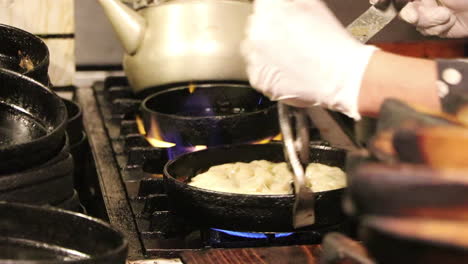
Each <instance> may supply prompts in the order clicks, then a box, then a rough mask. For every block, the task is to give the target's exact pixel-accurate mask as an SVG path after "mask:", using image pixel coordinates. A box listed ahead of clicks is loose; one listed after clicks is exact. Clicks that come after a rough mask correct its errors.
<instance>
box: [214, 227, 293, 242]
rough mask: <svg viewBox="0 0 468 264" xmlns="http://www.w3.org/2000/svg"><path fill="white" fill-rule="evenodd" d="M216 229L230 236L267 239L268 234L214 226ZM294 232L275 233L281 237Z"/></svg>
mask: <svg viewBox="0 0 468 264" xmlns="http://www.w3.org/2000/svg"><path fill="white" fill-rule="evenodd" d="M212 229H213V230H215V231H218V232H221V233H225V234H228V235H230V236H237V237H244V238H253V239H267V238H268V236H267V235H266V234H262V233H247V232H237V231H229V230H222V229H216V228H212ZM292 234H294V233H275V234H274V237H275V238H280V237H287V236H290V235H292Z"/></svg>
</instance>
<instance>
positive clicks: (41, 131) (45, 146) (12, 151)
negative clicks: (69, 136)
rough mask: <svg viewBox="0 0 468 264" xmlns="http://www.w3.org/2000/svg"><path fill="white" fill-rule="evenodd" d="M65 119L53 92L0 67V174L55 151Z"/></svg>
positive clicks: (27, 165)
mask: <svg viewBox="0 0 468 264" xmlns="http://www.w3.org/2000/svg"><path fill="white" fill-rule="evenodd" d="M66 122H67V109H66V107H65V105H64V103H63V101H62V99H60V98H59V97H58V96H57V95H56V94H55V93H53V92H52V91H51V90H49V89H48V88H47V87H45V86H44V85H42V84H40V83H39V82H37V81H35V80H33V79H31V78H29V77H26V76H24V75H21V74H19V73H16V72H13V71H9V70H6V69H0V174H3V173H7V172H8V173H11V172H15V171H20V170H22V169H25V168H31V167H33V166H36V165H38V164H41V163H43V162H45V161H47V160H50V159H51V158H52V157H54V156H55V155H57V154H58V153H59V152H60V150H61V148H62V146H63V142H64V141H63V140H64V136H65V126H66Z"/></svg>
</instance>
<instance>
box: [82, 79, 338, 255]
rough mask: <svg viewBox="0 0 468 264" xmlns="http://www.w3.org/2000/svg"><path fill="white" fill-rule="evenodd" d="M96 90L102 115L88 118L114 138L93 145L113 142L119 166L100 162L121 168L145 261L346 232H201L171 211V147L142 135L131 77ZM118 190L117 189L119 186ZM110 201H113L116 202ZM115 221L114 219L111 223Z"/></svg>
mask: <svg viewBox="0 0 468 264" xmlns="http://www.w3.org/2000/svg"><path fill="white" fill-rule="evenodd" d="M93 92H94V97H95V98H96V100H97V108H98V112H99V113H96V111H91V110H90V109H88V110H89V111H88V112H89V116H88V118H100V119H102V121H103V124H104V127H105V131H106V134H107V137H108V138H107V139H102V138H99V137H98V135H93V133H90V135H89V137H90V142H91V145H96V146H95V147H99V146H97V145H98V144H99V143H97V142H100V143H101V144H103V143H102V142H101V141H102V140H108V141H109V142H110V144H111V147H112V156H113V158H114V160H115V162H109V160H108V159H109V158H110V157H99V153H95V159H97V160H98V161H99V159H101V160H102V161H104V162H105V163H106V166H109V164H110V165H112V164H115V167H116V168H107V169H112V170H113V169H116V171H118V173H119V176H120V177H119V178H120V180H121V182H122V183H123V184H122V186H123V187H124V189H125V190H124V191H125V193H126V196H127V202H128V204H129V206H130V208H131V213H132V216H131V217H130V218H129V216H128V215H125V216H122V219H123V220H122V222H126V223H127V225H131V224H135V227H136V228H135V229H136V230H137V231H135V232H137V233H138V234H133V233H132V228H129V230H127V235H129V234H130V235H131V236H132V237H134V238H135V237H136V238H137V239H129V240H130V248H131V249H130V251H131V252H132V245H131V244H132V241H133V243H138V242H140V243H141V245H133V248H138V247H139V246H141V248H142V254H143V255H144V256H145V257H177V256H179V255H180V253H182V252H184V251H190V250H200V249H204V248H244V247H266V246H287V245H304V244H309V245H310V244H317V243H320V242H321V238H322V234H323V233H324V231H327V232H328V231H337V230H338V231H343V228H344V227H343V225H338V226H333V227H330V228H327V230H317V231H314V232H312V231H308V232H299V233H286V234H284V233H283V234H240V235H241V236H243V237H237V236H233V235H232V233H231V232H229V231H228V232H226V231H224V230H214V229H209V228H199V227H196V226H194V225H192V224H191V222H190V219H182V218H179V217H178V216H176V215H174V214H173V213H171V212H170V211H169V208H168V200H167V196H166V195H165V192H164V188H163V181H162V178H161V174H162V169H163V167H164V164H165V163H166V162H167V161H168V153H167V149H164V148H155V147H152V146H151V145H150V144H149V143H148V142H147V141H146V139H145V137H144V136H143V135H141V134H140V133H139V130H138V126H137V121H136V115H137V114H138V111H139V106H140V102H141V100H140V99H138V98H136V97H135V96H134V95H133V94H132V91H131V89H130V87H129V85H128V82H127V80H126V78H125V77H109V78H107V79H106V80H105V81H104V82H97V83H95V84H94V85H93ZM86 100H89V98H86V99H85V101H86ZM96 134H98V133H96ZM93 137H95V138H93ZM93 142H94V143H93ZM101 152H102V151H101ZM103 153H104V152H103ZM101 154H102V153H101ZM105 184H106V180H101V189H103V190H102V192H103V196H105V197H106V196H109V197H110V196H112V194H106V190H105V189H106V186H102V185H105ZM107 184H109V182H107ZM118 185H119V184H115V186H118ZM112 186H113V188H114V187H115V186H114V184H112ZM109 197H107V199H111V198H109ZM106 206H107V208H106V209H107V210H108V211H113V212H116V213H113V215H114V217H113V219H114V222H115V221H119V220H118V219H119V217H121V216H119V214H125V210H123V209H119V208H117V209H116V208H109V207H112V206H115V207H119V206H120V207H122V206H125V205H123V204H122V203H121V202H120V203H119V202H116V203H112V202H110V201H108V202H107V204H106ZM119 210H120V211H119ZM110 214H112V213H110ZM126 214H128V213H126ZM113 219H112V217H110V221H111V223H112V222H113ZM132 220H133V221H132ZM117 224H121V223H117ZM122 226H124V225H122ZM124 228H125V227H124ZM236 235H237V234H236ZM131 252H130V257H132V253H131Z"/></svg>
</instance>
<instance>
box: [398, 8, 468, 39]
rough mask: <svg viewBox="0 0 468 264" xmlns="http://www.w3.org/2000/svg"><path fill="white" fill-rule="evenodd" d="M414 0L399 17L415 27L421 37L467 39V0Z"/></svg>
mask: <svg viewBox="0 0 468 264" xmlns="http://www.w3.org/2000/svg"><path fill="white" fill-rule="evenodd" d="M440 2H441V4H442V5H440V6H439V5H438V4H437V1H436V0H415V1H414V2H411V3H408V5H406V7H405V8H403V9H402V10H401V12H400V17H401V18H402V19H403V20H405V21H406V22H408V23H410V24H413V25H415V26H416V28H417V30H418V31H419V32H421V33H422V34H423V35H430V36H439V37H446V38H463V37H468V27H467V25H468V0H440Z"/></svg>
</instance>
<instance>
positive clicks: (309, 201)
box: [278, 0, 408, 228]
mask: <svg viewBox="0 0 468 264" xmlns="http://www.w3.org/2000/svg"><path fill="white" fill-rule="evenodd" d="M394 1H396V2H398V3H400V4H399V5H398V7H399V8H397V7H396V5H395V3H394V2H393V1H390V2H389V3H388V4H387V5H386V6H385V7H379V8H377V7H374V6H371V7H370V8H369V9H368V10H367V11H366V12H364V13H363V14H362V15H361V16H360V17H358V18H357V19H356V20H355V21H354V22H352V23H351V24H350V25H349V26H348V27H347V30H348V32H350V33H351V34H352V35H353V36H354V37H355V38H356V39H357V40H358V41H360V42H362V43H366V42H367V41H368V40H369V39H371V38H372V37H373V36H374V35H376V34H377V33H378V32H380V31H381V30H382V29H383V28H384V27H385V26H386V25H388V24H389V23H390V22H391V21H392V20H393V19H395V18H396V17H397V16H398V13H399V10H400V8H402V7H403V6H404V5H405V3H407V2H408V0H394ZM401 2H404V3H403V5H401ZM278 116H279V123H280V128H281V133H282V134H283V143H284V154H285V159H286V162H287V163H288V165H289V168H290V170H291V171H292V172H293V179H294V194H295V201H294V207H293V226H294V228H301V227H305V226H309V225H313V224H314V223H315V206H314V203H315V199H314V192H313V191H312V190H311V189H310V188H308V187H307V186H306V181H305V169H306V167H307V165H308V164H309V150H310V148H309V144H310V141H309V126H308V124H309V118H310V120H311V121H312V122H313V123H314V125H315V126H316V127H317V128H318V130H319V131H320V134H321V136H322V138H324V139H325V140H327V141H329V142H330V143H331V145H332V146H334V147H340V148H344V149H347V150H351V149H356V144H355V143H354V142H353V141H351V140H350V139H349V138H348V137H347V136H345V135H344V133H341V132H342V130H341V128H340V126H339V125H337V124H336V122H335V120H333V118H332V117H331V116H330V114H329V113H328V112H327V110H325V109H321V108H319V107H313V108H309V109H304V108H295V107H292V106H288V105H285V104H282V103H280V104H279V105H278ZM293 127H294V128H295V129H293ZM337 133H338V134H337Z"/></svg>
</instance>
